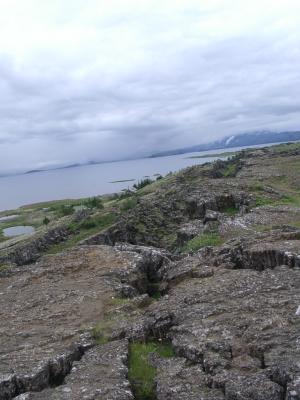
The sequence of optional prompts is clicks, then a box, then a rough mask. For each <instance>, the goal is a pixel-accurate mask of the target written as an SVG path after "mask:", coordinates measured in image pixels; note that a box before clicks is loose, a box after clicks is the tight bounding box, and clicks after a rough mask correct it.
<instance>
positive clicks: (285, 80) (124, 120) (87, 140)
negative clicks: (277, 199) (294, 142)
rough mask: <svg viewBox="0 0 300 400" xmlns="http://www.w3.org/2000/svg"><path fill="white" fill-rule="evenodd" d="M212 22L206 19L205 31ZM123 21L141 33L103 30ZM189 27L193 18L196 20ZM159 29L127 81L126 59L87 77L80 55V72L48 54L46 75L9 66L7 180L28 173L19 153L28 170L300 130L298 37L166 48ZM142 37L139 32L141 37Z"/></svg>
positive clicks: (234, 38)
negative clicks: (13, 172) (11, 173)
mask: <svg viewBox="0 0 300 400" xmlns="http://www.w3.org/2000/svg"><path fill="white" fill-rule="evenodd" d="M79 3H80V2H79ZM91 3H92V1H91ZM211 15H212V12H209V13H203V15H202V16H201V21H205V18H210V16H211ZM120 18H121V22H122V26H123V27H125V28H128V29H130V28H132V25H134V24H135V23H136V22H135V21H136V17H134V18H133V19H132V18H127V19H126V18H124V19H122V17H121V16H119V15H118V16H116V17H115V18H111V19H108V20H107V21H106V28H105V29H110V30H112V31H113V30H114V29H115V30H117V29H118V27H119V25H120ZM185 18H191V19H194V18H195V16H193V14H192V11H191V10H189V12H187V13H186V15H185ZM161 24H162V20H161V19H157V20H155V18H154V19H153V21H152V22H151V23H149V24H147V23H146V22H145V25H146V26H145V31H147V35H151V33H152V34H153V35H154V36H155V38H156V39H155V41H154V43H153V45H152V44H151V45H150V47H149V48H145V49H144V52H145V53H146V55H144V53H143V52H142V55H143V56H141V57H142V61H141V62H140V61H139V62H136V63H134V62H133V65H132V68H129V67H128V65H127V64H128V62H127V64H126V67H124V71H123V69H122V59H115V61H114V62H115V63H116V66H118V68H117V69H116V70H113V71H112V70H111V67H110V65H111V64H110V63H113V61H112V60H114V56H115V54H114V49H111V60H110V63H109V64H108V66H107V67H105V63H104V66H103V65H101V66H99V67H97V65H96V66H94V65H93V62H92V61H89V60H93V57H92V56H89V57H88V59H87V61H86V65H85V64H84V62H83V61H82V63H83V65H84V67H83V69H82V71H83V72H82V71H81V70H78V71H79V72H78V71H77V66H76V65H74V64H73V55H72V57H71V61H72V62H70V60H68V58H67V57H66V60H64V59H59V60H53V59H51V58H50V55H51V52H50V53H49V54H48V53H47V51H46V52H45V57H46V59H45V60H43V65H47V63H48V65H49V67H47V68H41V67H39V66H38V65H40V64H39V62H37V60H36V59H35V58H33V60H31V61H30V62H29V63H28V64H26V63H24V66H22V64H21V65H20V64H19V63H18V62H17V61H16V60H15V59H14V58H13V57H8V56H1V57H0V89H1V95H0V96H1V102H0V155H1V152H2V153H3V152H4V151H5V152H7V151H8V152H9V151H10V152H11V157H6V156H5V157H4V156H3V157H0V170H3V169H14V168H15V167H16V166H17V165H18V167H20V168H21V164H20V162H19V160H17V157H19V154H20V152H21V149H23V150H24V168H25V167H26V168H27V167H28V166H32V167H34V165H36V164H40V163H47V162H52V161H53V160H56V161H59V162H74V161H82V160H87V159H95V158H97V159H113V158H119V157H128V156H130V155H132V156H136V155H138V154H141V155H144V154H147V153H151V152H153V151H158V150H164V149H167V148H173V147H174V148H175V147H179V146H187V145H191V144H196V143H201V142H205V141H208V140H212V139H216V138H218V137H221V136H225V135H227V134H231V133H238V132H241V131H249V130H254V129H262V128H269V129H275V130H276V129H299V123H300V113H299V104H300V92H299V83H300V65H299V64H300V52H299V45H298V43H299V40H297V39H299V38H298V37H295V36H293V35H292V34H294V35H295V32H291V35H288V36H286V37H282V36H280V35H279V34H278V32H274V33H272V29H271V27H270V29H269V31H268V33H267V34H265V33H264V34H260V32H250V33H249V32H246V33H245V32H243V33H241V34H240V33H237V34H232V35H231V36H230V37H229V38H225V39H221V40H220V39H214V40H210V41H209V40H208V41H206V42H203V43H202V42H201V40H199V41H197V40H196V39H195V38H193V40H185V37H184V36H183V37H180V38H179V39H178V41H177V38H176V35H175V36H172V35H174V32H176V29H175V31H174V30H171V31H170V35H171V36H170V37H168V36H167V39H166V38H165V37H166V36H165V32H164V31H162V32H160V29H161ZM174 24H175V25H174V26H175V27H176V23H174ZM174 26H172V29H174ZM154 27H155V29H156V31H155V32H154V31H153V29H154ZM139 29H140V28H139V27H136V26H134V27H133V30H132V32H133V35H136V34H137V32H138V31H139ZM178 30H179V31H180V27H178ZM99 32H100V33H99V38H100V37H101V30H100V31H99ZM160 34H161V37H162V41H161V43H160V42H159V40H158V38H159V37H160ZM179 36H180V35H179ZM195 37H197V36H195ZM146 39H147V40H148V37H147V38H146ZM121 40H122V38H121V37H120V41H121ZM66 51H67V49H66ZM47 57H48V59H47ZM78 57H79V58H80V56H78ZM103 57H104V58H105V57H106V56H105V55H103ZM38 61H39V60H38ZM57 61H58V62H57ZM80 62H81V61H80ZM85 68H86V69H85ZM86 71H87V72H86ZM16 144H17V146H16ZM108 150H109V151H108ZM51 160H52V161H51Z"/></svg>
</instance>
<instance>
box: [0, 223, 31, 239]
mask: <svg viewBox="0 0 300 400" xmlns="http://www.w3.org/2000/svg"><path fill="white" fill-rule="evenodd" d="M34 231H35V229H34V227H33V226H25V225H20V226H12V227H11V228H6V229H3V235H4V236H5V237H13V236H20V235H25V234H28V233H33V232H34Z"/></svg>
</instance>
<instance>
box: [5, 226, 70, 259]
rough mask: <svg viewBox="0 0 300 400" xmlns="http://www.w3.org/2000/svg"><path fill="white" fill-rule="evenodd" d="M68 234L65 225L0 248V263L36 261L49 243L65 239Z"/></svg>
mask: <svg viewBox="0 0 300 400" xmlns="http://www.w3.org/2000/svg"><path fill="white" fill-rule="evenodd" d="M69 234H70V232H69V229H68V228H67V227H66V226H65V225H62V226H58V227H56V228H53V229H49V230H47V231H46V232H44V233H40V234H37V235H35V236H33V237H32V238H30V239H28V240H26V241H25V242H24V243H23V242H21V243H18V244H17V245H15V246H13V247H12V248H7V249H4V250H1V251H0V263H14V264H17V265H24V264H30V263H32V262H34V261H36V260H37V259H38V258H39V257H40V256H41V254H42V253H43V252H44V251H46V250H47V249H48V248H49V247H50V246H51V245H53V244H56V243H60V242H62V241H64V240H66V238H67V237H68V236H69Z"/></svg>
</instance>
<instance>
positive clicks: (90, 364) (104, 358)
mask: <svg viewBox="0 0 300 400" xmlns="http://www.w3.org/2000/svg"><path fill="white" fill-rule="evenodd" d="M127 358H128V343H127V341H126V340H122V341H114V342H111V343H108V344H104V345H101V346H100V345H98V346H95V347H94V348H93V349H91V350H89V351H88V352H86V353H85V355H84V356H83V357H82V359H81V360H80V362H78V363H74V364H73V368H72V370H71V373H70V374H69V375H68V376H67V377H66V379H65V380H64V382H63V384H62V385H61V386H59V387H57V388H56V389H47V390H43V391H42V392H40V393H32V392H31V393H27V394H26V395H23V396H19V397H17V399H18V400H44V399H48V400H54V399H55V400H57V399H60V400H82V399H94V400H134V397H133V394H132V392H131V388H130V383H129V381H128V379H127V373H128V369H127Z"/></svg>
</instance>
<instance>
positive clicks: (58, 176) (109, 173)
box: [0, 146, 259, 211]
mask: <svg viewBox="0 0 300 400" xmlns="http://www.w3.org/2000/svg"><path fill="white" fill-rule="evenodd" d="M253 147H254V146H253ZM255 147H259V146H255ZM239 149H240V148H234V149H224V150H211V151H206V152H202V153H191V154H180V155H175V156H169V157H159V158H144V159H139V160H130V161H119V162H112V163H105V164H98V165H87V166H82V167H76V168H67V169H61V170H55V171H46V172H38V173H33V174H27V175H15V176H9V177H4V178H0V211H2V210H8V209H14V208H17V207H19V206H21V205H25V204H31V203H37V202H41V201H48V200H59V199H67V198H75V199H76V198H80V197H88V196H95V195H101V194H106V193H114V192H119V191H121V190H122V189H126V188H128V187H132V185H133V184H134V182H119V183H110V182H112V181H117V180H124V179H135V180H136V181H137V180H140V179H142V178H143V177H144V176H150V177H151V178H155V177H154V175H155V174H162V175H166V174H167V173H168V172H170V171H172V172H174V171H178V170H180V169H182V168H185V167H188V166H190V165H195V164H203V163H205V162H208V161H213V160H214V159H216V158H213V157H209V154H213V153H221V152H222V151H231V150H239ZM201 154H207V155H208V158H198V159H197V158H188V157H190V156H196V155H201Z"/></svg>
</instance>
